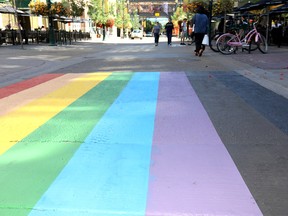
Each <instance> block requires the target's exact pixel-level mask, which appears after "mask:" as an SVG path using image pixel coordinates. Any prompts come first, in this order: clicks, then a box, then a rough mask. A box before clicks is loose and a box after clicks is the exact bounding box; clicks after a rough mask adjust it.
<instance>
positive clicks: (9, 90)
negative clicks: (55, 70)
mask: <svg viewBox="0 0 288 216" xmlns="http://www.w3.org/2000/svg"><path fill="white" fill-rule="evenodd" d="M62 75H64V74H43V75H40V76H37V77H34V78H31V79H28V80H24V81H21V82H18V83H14V84H12V85H9V86H6V87H3V88H0V99H1V98H4V97H8V96H10V95H12V94H15V93H18V92H20V91H23V90H25V89H28V88H32V87H34V86H36V85H39V84H41V83H44V82H47V81H49V80H51V79H54V78H56V77H59V76H62Z"/></svg>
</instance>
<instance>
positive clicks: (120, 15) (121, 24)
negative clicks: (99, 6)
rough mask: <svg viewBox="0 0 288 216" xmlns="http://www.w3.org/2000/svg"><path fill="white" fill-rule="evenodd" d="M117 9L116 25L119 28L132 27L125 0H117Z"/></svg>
mask: <svg viewBox="0 0 288 216" xmlns="http://www.w3.org/2000/svg"><path fill="white" fill-rule="evenodd" d="M116 11H117V12H116V14H117V15H116V19H115V25H116V26H117V27H118V28H131V27H132V26H131V18H130V14H129V13H128V10H127V5H126V2H125V0H117V1H116Z"/></svg>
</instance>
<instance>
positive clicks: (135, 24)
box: [131, 10, 141, 29]
mask: <svg viewBox="0 0 288 216" xmlns="http://www.w3.org/2000/svg"><path fill="white" fill-rule="evenodd" d="M131 24H132V28H133V29H139V28H141V24H140V20H139V15H138V14H137V11H136V10H135V11H134V12H133V14H132V16H131Z"/></svg>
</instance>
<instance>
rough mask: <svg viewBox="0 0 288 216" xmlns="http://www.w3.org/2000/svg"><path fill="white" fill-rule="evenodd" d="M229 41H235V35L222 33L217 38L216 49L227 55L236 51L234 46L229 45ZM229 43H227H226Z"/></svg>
mask: <svg viewBox="0 0 288 216" xmlns="http://www.w3.org/2000/svg"><path fill="white" fill-rule="evenodd" d="M230 42H232V43H233V42H235V43H236V42H237V40H236V39H235V35H233V34H223V35H221V36H220V37H219V38H218V40H217V43H216V44H217V48H218V50H219V51H220V52H221V53H222V54H224V55H229V54H232V53H233V52H235V51H236V48H237V47H236V46H233V45H230ZM228 43H229V44H228Z"/></svg>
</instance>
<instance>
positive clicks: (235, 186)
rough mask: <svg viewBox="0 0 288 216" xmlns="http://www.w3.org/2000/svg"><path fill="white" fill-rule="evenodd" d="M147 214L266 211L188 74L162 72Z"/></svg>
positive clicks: (254, 213)
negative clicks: (259, 206)
mask: <svg viewBox="0 0 288 216" xmlns="http://www.w3.org/2000/svg"><path fill="white" fill-rule="evenodd" d="M151 160H152V161H151V167H150V182H149V190H148V200H147V208H146V216H152V215H153V216H163V215H165V216H170V215H171V216H172V215H173V216H180V215H181V216H182V215H186V216H188V215H206V216H208V215H209V216H212V215H213V216H215V215H221V216H223V215H245V216H249V215H262V213H261V211H260V210H259V208H258V206H257V204H256V202H255V200H254V198H253V197H252V195H251V193H250V192H249V190H248V188H247V186H246V184H245V183H244V181H243V179H242V177H241V175H240V174H239V172H238V170H237V168H236V166H235V164H234V162H233V160H232V159H231V157H230V155H229V153H228V152H227V150H226V148H225V146H224V145H223V143H222V141H221V139H220V138H219V136H218V134H217V132H216V130H215V128H214V127H213V124H212V122H211V121H210V119H209V117H208V115H207V113H206V111H205V110H204V108H203V106H202V104H201V102H200V101H199V99H198V97H197V95H196V93H195V92H194V90H193V88H192V87H191V85H190V83H189V81H188V79H187V78H186V76H185V74H184V73H162V74H161V77H160V85H159V95H158V104H157V111H156V119H155V129H154V140H153V148H152V159H151Z"/></svg>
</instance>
